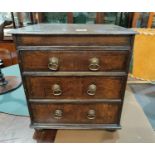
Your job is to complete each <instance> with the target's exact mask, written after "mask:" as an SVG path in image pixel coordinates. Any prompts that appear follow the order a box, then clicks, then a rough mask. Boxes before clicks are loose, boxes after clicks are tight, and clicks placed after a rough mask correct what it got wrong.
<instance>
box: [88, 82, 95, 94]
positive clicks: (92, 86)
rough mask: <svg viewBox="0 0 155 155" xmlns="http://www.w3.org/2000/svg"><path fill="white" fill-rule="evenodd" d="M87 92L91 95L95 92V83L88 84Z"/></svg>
mask: <svg viewBox="0 0 155 155" xmlns="http://www.w3.org/2000/svg"><path fill="white" fill-rule="evenodd" d="M87 94H88V95H90V96H93V95H95V94H96V85H94V84H91V85H89V86H88V90H87Z"/></svg>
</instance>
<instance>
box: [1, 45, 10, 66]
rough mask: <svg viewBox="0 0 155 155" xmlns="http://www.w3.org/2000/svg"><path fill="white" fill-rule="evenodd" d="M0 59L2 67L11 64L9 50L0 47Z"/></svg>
mask: <svg viewBox="0 0 155 155" xmlns="http://www.w3.org/2000/svg"><path fill="white" fill-rule="evenodd" d="M0 59H1V60H2V61H3V63H4V67H7V66H11V65H12V57H11V52H9V51H8V50H7V49H3V48H0Z"/></svg>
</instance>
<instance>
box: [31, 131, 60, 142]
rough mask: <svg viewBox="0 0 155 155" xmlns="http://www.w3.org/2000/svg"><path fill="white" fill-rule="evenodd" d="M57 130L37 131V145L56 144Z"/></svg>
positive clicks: (35, 136) (35, 135) (35, 137)
mask: <svg viewBox="0 0 155 155" xmlns="http://www.w3.org/2000/svg"><path fill="white" fill-rule="evenodd" d="M56 133H57V130H48V129H44V130H37V129H36V130H35V132H34V135H33V139H35V140H36V141H37V143H51V142H54V140H55V136H56Z"/></svg>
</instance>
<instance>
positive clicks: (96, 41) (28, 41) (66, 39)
mask: <svg viewBox="0 0 155 155" xmlns="http://www.w3.org/2000/svg"><path fill="white" fill-rule="evenodd" d="M16 39H17V42H18V45H20V46H21V45H26V46H35V45H40V46H57V45H59V46H66V45H67V46H68V45H71V46H88V45H95V46H101V45H102V46H109V45H110V46H127V45H130V37H129V36H120V35H117V36H110V35H108V36H99V35H97V36H92V37H90V36H89V35H88V36H84V35H82V36H80V35H78V36H75V35H69V36H64V35H63V36H60V35H59V36H45V35H42V36H40V35H39V36H32V35H24V36H23V35H21V36H17V38H16Z"/></svg>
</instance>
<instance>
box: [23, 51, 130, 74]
mask: <svg viewBox="0 0 155 155" xmlns="http://www.w3.org/2000/svg"><path fill="white" fill-rule="evenodd" d="M53 57H56V58H58V60H59V64H58V66H59V67H58V71H90V69H89V65H90V64H91V62H90V59H91V58H98V60H99V66H100V67H99V69H98V70H97V71H125V70H126V66H127V61H126V59H127V57H128V51H97V50H96V51H77V52H75V51H22V58H21V59H22V61H23V70H24V71H38V70H39V71H50V69H49V68H48V64H49V58H53ZM32 60H33V61H32ZM116 60H117V61H116Z"/></svg>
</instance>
